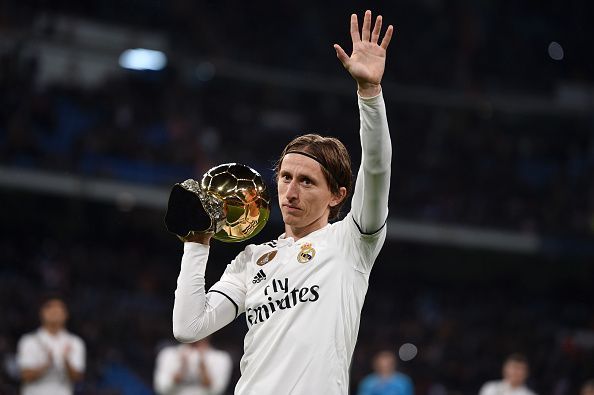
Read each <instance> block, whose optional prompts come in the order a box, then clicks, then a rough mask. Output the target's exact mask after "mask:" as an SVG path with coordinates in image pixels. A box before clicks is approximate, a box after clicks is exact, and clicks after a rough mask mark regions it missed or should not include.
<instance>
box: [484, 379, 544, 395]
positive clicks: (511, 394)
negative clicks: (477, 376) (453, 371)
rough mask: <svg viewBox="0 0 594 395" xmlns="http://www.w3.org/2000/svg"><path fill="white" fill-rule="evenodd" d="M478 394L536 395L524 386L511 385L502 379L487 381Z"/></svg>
mask: <svg viewBox="0 0 594 395" xmlns="http://www.w3.org/2000/svg"><path fill="white" fill-rule="evenodd" d="M479 395H536V394H535V393H534V392H532V391H531V390H530V389H528V387H526V386H523V385H522V386H520V387H515V388H514V387H512V386H511V385H509V384H508V383H507V382H505V381H503V380H499V381H489V382H487V383H485V384H484V385H483V387H482V388H481V391H480V392H479Z"/></svg>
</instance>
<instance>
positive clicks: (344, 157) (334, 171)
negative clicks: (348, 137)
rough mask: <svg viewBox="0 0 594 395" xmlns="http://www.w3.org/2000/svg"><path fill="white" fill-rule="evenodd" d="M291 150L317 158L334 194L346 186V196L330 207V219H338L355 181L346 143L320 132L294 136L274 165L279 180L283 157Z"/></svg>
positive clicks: (276, 177)
mask: <svg viewBox="0 0 594 395" xmlns="http://www.w3.org/2000/svg"><path fill="white" fill-rule="evenodd" d="M290 151H302V152H305V153H307V154H310V155H311V156H313V157H314V158H316V160H317V162H318V163H320V167H321V168H322V173H323V174H324V178H325V179H326V182H327V183H328V185H329V186H330V192H332V193H333V194H334V195H338V194H339V193H340V188H341V187H345V188H346V190H347V193H346V196H345V198H344V199H343V200H342V201H341V202H340V203H338V204H337V205H336V206H334V207H330V214H329V215H328V219H329V220H334V219H337V218H338V215H339V214H340V209H341V208H342V206H343V204H344V203H345V201H346V199H347V197H348V196H349V195H350V193H351V188H352V183H353V174H352V173H351V157H350V155H349V152H348V151H347V149H346V147H345V146H344V144H343V143H342V142H341V141H340V140H338V139H337V138H335V137H322V136H320V135H319V134H304V135H303V136H299V137H296V138H294V139H293V140H292V141H291V142H290V143H289V144H287V146H286V147H285V149H284V150H283V152H282V154H281V156H280V158H279V159H278V161H277V162H276V164H275V166H274V175H275V179H276V180H277V181H278V174H279V171H280V168H281V165H282V162H283V159H284V157H285V155H286V154H287V153H289V152H290Z"/></svg>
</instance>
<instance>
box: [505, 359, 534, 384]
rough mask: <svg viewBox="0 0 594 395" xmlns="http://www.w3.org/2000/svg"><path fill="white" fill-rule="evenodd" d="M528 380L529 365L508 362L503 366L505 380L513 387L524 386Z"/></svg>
mask: <svg viewBox="0 0 594 395" xmlns="http://www.w3.org/2000/svg"><path fill="white" fill-rule="evenodd" d="M527 378H528V365H526V364H525V363H524V362H519V361H507V362H506V363H505V364H504V365H503V379H504V380H505V381H507V382H508V383H509V384H510V385H511V386H512V387H518V386H520V385H523V384H524V382H525V381H526V379H527Z"/></svg>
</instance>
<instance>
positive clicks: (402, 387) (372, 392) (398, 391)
mask: <svg viewBox="0 0 594 395" xmlns="http://www.w3.org/2000/svg"><path fill="white" fill-rule="evenodd" d="M373 370H374V371H375V372H374V373H373V374H370V375H369V376H367V377H365V378H364V379H363V381H361V384H360V385H359V395H413V394H414V389H413V383H412V381H411V379H410V378H409V377H408V376H407V375H405V374H402V373H400V372H397V371H396V355H394V353H393V352H391V351H387V350H384V351H380V352H379V353H377V354H376V355H375V357H374V358H373Z"/></svg>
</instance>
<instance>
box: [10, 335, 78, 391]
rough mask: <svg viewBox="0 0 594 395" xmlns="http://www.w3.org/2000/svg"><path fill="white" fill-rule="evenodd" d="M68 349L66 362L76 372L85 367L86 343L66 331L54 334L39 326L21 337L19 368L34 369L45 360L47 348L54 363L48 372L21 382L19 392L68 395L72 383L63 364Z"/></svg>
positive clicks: (18, 357)
mask: <svg viewBox="0 0 594 395" xmlns="http://www.w3.org/2000/svg"><path fill="white" fill-rule="evenodd" d="M66 347H69V348H70V352H69V354H68V361H69V362H70V364H71V365H72V367H73V368H74V369H76V370H77V371H79V372H84V370H85V354H86V351H85V344H84V342H83V341H82V339H81V338H80V337H78V336H76V335H73V334H72V333H69V332H68V331H66V330H62V331H60V332H58V333H57V334H55V335H52V334H50V333H49V332H48V331H47V330H45V329H43V328H40V329H38V330H37V331H36V332H32V333H28V334H26V335H24V336H23V337H21V339H20V340H19V343H18V346H17V363H18V365H19V369H21V370H23V369H37V368H40V367H42V366H43V365H45V364H46V363H47V358H48V350H49V352H50V353H51V355H52V358H53V364H52V366H51V367H50V369H49V370H48V371H47V373H46V374H45V375H43V376H41V377H40V378H39V379H37V380H35V381H31V382H29V383H23V385H22V389H21V394H22V395H49V394H51V395H71V394H72V393H73V388H72V387H73V385H72V382H71V381H70V378H69V377H68V372H67V371H66V367H65V366H64V350H65V349H66Z"/></svg>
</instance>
